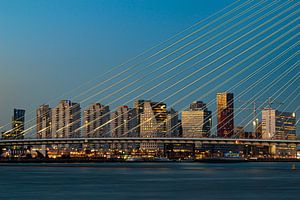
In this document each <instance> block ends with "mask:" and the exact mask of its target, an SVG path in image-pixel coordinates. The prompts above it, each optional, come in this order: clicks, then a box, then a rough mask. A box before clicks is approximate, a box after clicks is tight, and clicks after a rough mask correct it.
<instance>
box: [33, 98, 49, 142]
mask: <svg viewBox="0 0 300 200" xmlns="http://www.w3.org/2000/svg"><path fill="white" fill-rule="evenodd" d="M51 112H52V111H51V108H50V107H49V105H46V104H43V105H41V106H40V107H39V108H38V109H37V110H36V133H37V134H36V136H37V138H38V139H42V138H51V137H52V134H51V120H52V118H51V114H52V113H51Z"/></svg>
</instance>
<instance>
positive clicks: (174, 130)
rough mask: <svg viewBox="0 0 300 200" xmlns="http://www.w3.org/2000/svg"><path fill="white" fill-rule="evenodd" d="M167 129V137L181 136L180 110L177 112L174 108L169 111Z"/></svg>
mask: <svg viewBox="0 0 300 200" xmlns="http://www.w3.org/2000/svg"><path fill="white" fill-rule="evenodd" d="M166 129H167V130H166V131H167V133H166V137H179V129H180V124H179V120H178V112H176V111H175V110H174V109H173V108H171V109H170V110H168V111H167V119H166Z"/></svg>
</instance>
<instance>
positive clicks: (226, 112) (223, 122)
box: [217, 92, 234, 137]
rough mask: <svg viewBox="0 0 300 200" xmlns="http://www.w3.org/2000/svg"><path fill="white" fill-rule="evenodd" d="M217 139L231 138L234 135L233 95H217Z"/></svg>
mask: <svg viewBox="0 0 300 200" xmlns="http://www.w3.org/2000/svg"><path fill="white" fill-rule="evenodd" d="M217 113H218V125H217V134H218V137H231V136H233V134H234V98H233V93H227V92H222V93H217Z"/></svg>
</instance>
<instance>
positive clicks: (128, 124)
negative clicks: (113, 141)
mask: <svg viewBox="0 0 300 200" xmlns="http://www.w3.org/2000/svg"><path fill="white" fill-rule="evenodd" d="M136 116H137V113H136V109H134V108H133V109H132V108H129V107H128V106H119V107H118V108H117V110H116V111H115V112H112V114H111V132H112V137H135V136H137V131H136V126H137V125H138V123H137V120H138V119H137V117H136Z"/></svg>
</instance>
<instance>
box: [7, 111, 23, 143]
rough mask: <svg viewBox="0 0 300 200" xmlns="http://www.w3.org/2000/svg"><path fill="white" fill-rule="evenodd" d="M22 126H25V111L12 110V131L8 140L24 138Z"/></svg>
mask: <svg viewBox="0 0 300 200" xmlns="http://www.w3.org/2000/svg"><path fill="white" fill-rule="evenodd" d="M24 124H25V110H23V109H14V115H13V117H12V131H11V133H10V136H9V137H10V138H18V139H22V138H24V133H23V131H24Z"/></svg>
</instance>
